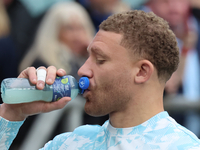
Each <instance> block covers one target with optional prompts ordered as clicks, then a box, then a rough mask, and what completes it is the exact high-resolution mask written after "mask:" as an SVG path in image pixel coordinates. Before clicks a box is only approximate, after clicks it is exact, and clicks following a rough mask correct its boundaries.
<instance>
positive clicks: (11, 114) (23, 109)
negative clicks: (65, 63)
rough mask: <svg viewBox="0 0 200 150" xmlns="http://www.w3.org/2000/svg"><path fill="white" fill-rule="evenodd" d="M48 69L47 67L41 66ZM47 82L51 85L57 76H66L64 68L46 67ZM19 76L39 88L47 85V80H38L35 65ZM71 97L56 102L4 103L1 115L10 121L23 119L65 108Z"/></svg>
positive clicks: (0, 111)
mask: <svg viewBox="0 0 200 150" xmlns="http://www.w3.org/2000/svg"><path fill="white" fill-rule="evenodd" d="M40 68H43V69H46V68H45V67H40ZM46 71H47V75H46V83H47V84H49V85H51V84H53V83H54V81H55V78H56V76H64V75H66V72H65V71H64V70H63V69H59V70H57V69H56V68H55V67H54V66H50V67H48V68H47V69H46ZM18 78H27V79H29V81H30V82H31V83H32V84H35V85H36V87H37V89H39V90H42V89H43V88H44V86H45V82H43V81H41V80H39V81H37V75H36V69H35V68H34V67H29V68H27V69H25V70H24V71H22V72H21V73H20V75H19V76H18ZM70 100H71V98H70V97H63V98H61V99H60V100H59V101H55V102H50V103H49V102H44V101H35V102H30V103H21V104H5V103H3V104H2V105H1V106H0V116H2V117H3V118H5V119H7V120H10V121H21V120H24V119H25V118H26V117H28V116H31V115H34V114H38V113H44V112H50V111H53V110H57V109H61V108H63V107H64V106H65V105H66V104H67V103H68V102H69V101H70Z"/></svg>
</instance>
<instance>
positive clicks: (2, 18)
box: [0, 0, 10, 37]
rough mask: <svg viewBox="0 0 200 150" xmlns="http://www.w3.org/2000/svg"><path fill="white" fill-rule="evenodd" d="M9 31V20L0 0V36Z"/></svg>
mask: <svg viewBox="0 0 200 150" xmlns="http://www.w3.org/2000/svg"><path fill="white" fill-rule="evenodd" d="M9 32H10V21H9V17H8V15H7V12H6V9H5V7H4V4H3V2H2V0H0V37H2V36H5V35H8V34H9Z"/></svg>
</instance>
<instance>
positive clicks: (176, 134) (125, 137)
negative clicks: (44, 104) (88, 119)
mask: <svg viewBox="0 0 200 150" xmlns="http://www.w3.org/2000/svg"><path fill="white" fill-rule="evenodd" d="M21 124H22V122H19V123H18V125H16V122H9V121H6V120H5V119H3V118H1V120H0V125H2V126H1V131H0V149H3V150H4V149H7V148H8V147H9V146H10V144H11V142H12V141H13V139H14V136H13V135H16V134H17V132H18V129H19V127H20V125H21ZM10 132H11V134H10ZM38 136H39V135H38ZM41 150H200V140H199V139H198V138H197V137H196V136H195V135H194V134H193V133H192V132H190V131H189V130H187V129H186V128H184V127H182V126H181V125H179V124H178V123H176V121H175V120H174V119H172V118H171V117H170V116H169V115H168V113H167V112H161V113H159V114H157V115H156V116H154V117H152V118H150V119H149V120H147V121H146V122H144V123H142V124H141V125H138V126H135V127H131V128H114V127H112V126H111V124H110V123H109V121H106V122H105V123H104V125H103V126H99V125H84V126H80V127H78V128H76V129H75V130H74V131H73V132H70V133H63V134H60V135H58V136H56V137H55V138H54V139H53V140H52V141H49V142H48V143H47V144H45V146H44V148H42V149H41Z"/></svg>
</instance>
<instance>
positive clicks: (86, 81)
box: [79, 77, 90, 94]
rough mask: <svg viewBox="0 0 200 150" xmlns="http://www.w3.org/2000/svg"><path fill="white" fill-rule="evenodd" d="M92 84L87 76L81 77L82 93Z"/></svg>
mask: <svg viewBox="0 0 200 150" xmlns="http://www.w3.org/2000/svg"><path fill="white" fill-rule="evenodd" d="M89 85H90V81H89V79H88V78H87V77H81V78H80V80H79V87H80V88H81V89H82V91H81V94H83V92H84V90H86V89H87V88H88V87H89Z"/></svg>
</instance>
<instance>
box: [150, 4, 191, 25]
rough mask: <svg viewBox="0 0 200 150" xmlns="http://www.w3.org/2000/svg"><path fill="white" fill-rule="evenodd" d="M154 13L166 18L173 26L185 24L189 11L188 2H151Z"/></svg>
mask: <svg viewBox="0 0 200 150" xmlns="http://www.w3.org/2000/svg"><path fill="white" fill-rule="evenodd" d="M149 5H150V7H151V9H152V10H153V12H154V13H155V14H156V15H158V16H160V17H162V18H164V19H165V20H167V21H168V22H169V24H170V25H171V26H177V25H179V24H180V23H184V19H185V18H186V17H187V14H188V10H189V1H188V0H150V2H149Z"/></svg>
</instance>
